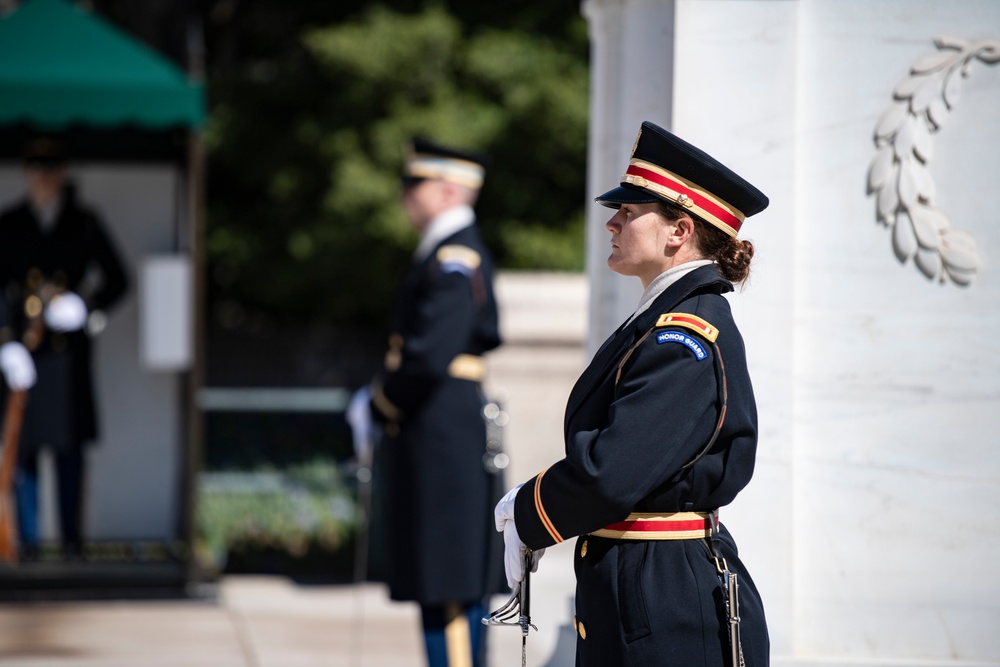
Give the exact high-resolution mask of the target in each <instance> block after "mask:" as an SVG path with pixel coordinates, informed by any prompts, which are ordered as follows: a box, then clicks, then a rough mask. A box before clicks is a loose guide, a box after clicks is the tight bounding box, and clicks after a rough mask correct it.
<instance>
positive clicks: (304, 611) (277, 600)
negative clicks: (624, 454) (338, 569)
mask: <svg viewBox="0 0 1000 667" xmlns="http://www.w3.org/2000/svg"><path fill="white" fill-rule="evenodd" d="M570 548H571V547H569V548H568V545H560V546H558V547H555V548H553V549H550V552H551V553H547V554H546V556H545V558H543V560H542V563H541V567H542V568H543V569H541V570H540V571H539V573H537V574H536V575H534V581H533V586H532V592H533V595H532V604H533V606H534V609H533V620H534V621H535V623H536V624H537V625H538V627H539V632H538V633H537V634H535V633H532V635H531V636H530V637H529V640H528V665H531V666H533V667H563V666H564V665H571V664H572V655H573V654H572V637H571V635H572V629H571V628H570V627H569V619H570V618H571V617H572V615H571V612H570V611H569V605H570V598H569V597H568V596H567V592H568V591H571V587H572V571H571V570H572V562H571V561H572V553H571V551H570V550H569V549H570ZM207 593H208V595H206V596H204V599H199V600H169V601H161V600H158V601H134V600H133V601H121V602H108V601H100V602H32V603H25V602H19V603H5V604H0V665H2V666H3V667H422V666H423V665H424V659H423V646H422V638H421V636H420V632H419V614H418V610H417V607H416V606H415V605H412V604H404V603H392V602H390V601H389V600H388V597H387V595H386V592H385V589H384V587H383V586H381V585H379V584H364V585H360V586H298V585H296V584H294V583H293V582H291V581H289V580H288V579H285V578H282V577H266V576H231V577H226V578H224V579H223V580H222V581H221V582H220V583H219V585H218V586H217V587H215V588H214V589H212V590H210V591H207ZM570 594H571V593H570ZM496 602H497V604H498V605H499V604H501V603H502V602H503V600H502V599H500V598H498V599H497V600H496ZM560 639H562V640H563V641H564V642H566V641H567V640H569V644H568V646H569V650H568V651H567V650H565V647H560V648H559V650H558V651H557V650H556V644H557V643H558V642H559V641H560ZM489 645H490V656H491V659H490V664H491V666H492V667H502V666H504V665H511V666H514V665H518V664H520V651H521V646H520V633H519V632H518V631H517V630H516V629H514V628H510V629H508V628H499V629H495V630H493V631H491V635H490V643H489ZM557 653H558V655H557Z"/></svg>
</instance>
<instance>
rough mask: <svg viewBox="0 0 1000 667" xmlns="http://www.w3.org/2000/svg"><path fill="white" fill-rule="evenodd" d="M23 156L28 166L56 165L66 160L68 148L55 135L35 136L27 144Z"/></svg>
mask: <svg viewBox="0 0 1000 667" xmlns="http://www.w3.org/2000/svg"><path fill="white" fill-rule="evenodd" d="M23 157H24V163H25V164H26V165H28V166H38V167H56V166H60V165H62V164H64V163H65V162H66V148H65V146H63V143H62V142H61V141H59V140H58V139H55V138H54V137H35V138H33V139H31V140H29V141H28V142H27V144H25V146H24V156H23Z"/></svg>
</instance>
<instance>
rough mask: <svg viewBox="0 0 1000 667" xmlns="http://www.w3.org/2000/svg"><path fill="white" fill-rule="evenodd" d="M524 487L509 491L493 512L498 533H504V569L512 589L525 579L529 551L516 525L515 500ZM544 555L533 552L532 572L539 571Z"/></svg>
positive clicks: (519, 486) (540, 551)
mask: <svg viewBox="0 0 1000 667" xmlns="http://www.w3.org/2000/svg"><path fill="white" fill-rule="evenodd" d="M522 486H524V484H518V485H517V486H515V487H514V488H513V489H511V490H510V491H508V492H507V495H505V496H504V497H503V498H501V499H500V502H498V503H497V506H496V508H495V509H494V510H493V518H494V520H495V521H496V526H497V531H498V532H502V533H503V569H504V572H506V574H507V585H508V586H510V587H511V588H514V586H516V585H517V584H518V582H519V581H521V580H522V579H524V554H525V552H526V551H527V550H528V547H526V546H525V545H524V542H522V541H521V538H520V537H519V536H518V534H517V527H516V526H515V525H514V498H516V497H517V492H518V490H519V489H520V488H521V487H522ZM544 553H545V549H535V550H534V551H532V552H531V571H532V572H535V571H537V570H538V560H539V559H540V558H541V557H542V554H544Z"/></svg>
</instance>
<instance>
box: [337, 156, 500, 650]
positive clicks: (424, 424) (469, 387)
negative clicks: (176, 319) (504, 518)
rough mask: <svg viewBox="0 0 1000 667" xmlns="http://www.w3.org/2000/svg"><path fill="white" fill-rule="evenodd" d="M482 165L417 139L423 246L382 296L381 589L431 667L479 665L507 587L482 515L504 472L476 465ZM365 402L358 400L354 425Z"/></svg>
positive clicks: (480, 428) (412, 189) (412, 213)
mask: <svg viewBox="0 0 1000 667" xmlns="http://www.w3.org/2000/svg"><path fill="white" fill-rule="evenodd" d="M485 164H486V157H485V156H483V155H479V154H473V153H469V152H466V151H461V150H455V149H452V148H447V147H444V146H440V145H435V144H433V143H431V142H429V141H426V140H422V139H414V140H413V144H412V150H411V152H410V154H409V155H408V157H407V160H406V164H405V167H404V174H403V195H402V203H403V208H404V210H405V211H406V214H407V217H408V218H409V219H410V221H411V223H412V224H413V226H414V227H415V228H416V229H417V231H419V232H420V243H419V245H418V247H417V250H416V252H415V254H414V257H413V262H412V263H411V265H410V267H409V269H408V270H407V272H406V275H405V276H404V278H403V280H402V283H401V284H400V285H399V288H398V290H397V292H396V296H395V299H394V302H393V304H392V310H391V315H390V322H389V324H390V331H391V335H390V337H389V351H388V353H387V354H386V359H385V373H384V374H383V376H382V377H381V378H380V379H379V380H377V381H376V382H375V383H373V385H372V389H371V395H372V398H371V409H372V414H373V416H374V418H375V421H376V422H378V423H380V424H381V426H382V431H383V434H384V435H383V438H382V443H381V446H380V447H379V449H378V451H377V454H376V455H377V456H378V457H379V460H380V461H381V462H382V463H383V464H384V465H380V466H379V470H380V471H381V470H385V471H386V477H387V479H385V480H384V485H383V486H382V488H384V489H386V491H385V493H386V496H387V497H386V499H385V506H386V512H385V514H386V517H385V520H384V523H385V525H384V526H381V528H382V529H383V530H384V531H385V533H386V536H385V543H386V548H387V553H386V554H385V559H386V570H387V579H388V583H389V589H390V594H391V596H392V598H393V599H394V600H415V601H417V602H419V603H420V606H421V613H422V618H423V629H424V636H425V641H426V647H427V657H428V662H429V664H430V665H431V667H449V666H450V667H455V666H456V665H474V666H476V667H481V666H482V665H484V664H485V661H486V650H485V632H484V630H485V628H484V626H483V625H482V624H481V622H480V621H481V618H482V617H483V615H484V613H485V608H486V604H487V603H488V599H489V596H490V595H492V594H494V593H499V592H501V591H502V590H503V588H504V586H503V567H502V558H503V547H502V543H501V541H500V540H498V539H496V537H495V536H496V533H495V532H494V530H493V513H492V511H493V506H494V505H495V504H496V500H498V499H499V497H500V495H501V493H502V480H501V479H500V473H498V472H497V471H496V470H493V471H492V472H490V471H488V470H487V468H486V466H485V465H484V453H485V451H486V425H485V422H484V419H483V405H484V398H483V394H482V387H481V382H482V380H483V378H484V376H485V372H486V368H485V363H484V360H483V357H482V355H483V354H484V353H485V352H487V351H489V350H492V349H494V348H496V347H497V346H498V345H499V344H500V332H499V325H498V317H497V305H496V299H495V298H494V295H493V262H492V258H491V257H490V254H489V251H488V250H487V248H486V246H485V244H484V243H483V240H482V238H481V237H480V235H479V232H478V231H477V229H476V226H475V213H474V212H473V209H472V206H473V205H474V204H475V201H476V198H477V196H478V194H479V189H480V187H481V186H482V182H483V176H484V167H485ZM365 399H366V395H365V393H364V392H359V395H358V396H357V397H356V399H355V401H354V406H355V410H352V411H350V412H351V414H354V415H355V416H354V418H353V419H352V424H354V425H357V424H359V423H360V422H361V421H362V420H359V419H358V418H357V409H356V408H357V406H358V405H359V403H360V402H361V401H364V400H365ZM356 431H357V429H356ZM362 440H363V438H362Z"/></svg>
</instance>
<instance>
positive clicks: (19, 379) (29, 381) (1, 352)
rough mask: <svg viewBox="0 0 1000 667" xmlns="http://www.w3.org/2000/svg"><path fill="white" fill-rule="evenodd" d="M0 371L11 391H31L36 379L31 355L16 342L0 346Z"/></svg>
mask: <svg viewBox="0 0 1000 667" xmlns="http://www.w3.org/2000/svg"><path fill="white" fill-rule="evenodd" d="M0 371H3V377H4V380H6V381H7V386H8V387H9V388H10V389H11V391H22V390H24V389H31V388H32V387H33V386H35V380H37V379H38V376H37V374H36V373H35V362H34V361H32V359H31V353H30V352H28V348H26V347H25V346H24V345H22V344H21V343H18V342H17V341H16V340H12V341H10V342H9V343H4V344H3V345H0Z"/></svg>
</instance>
